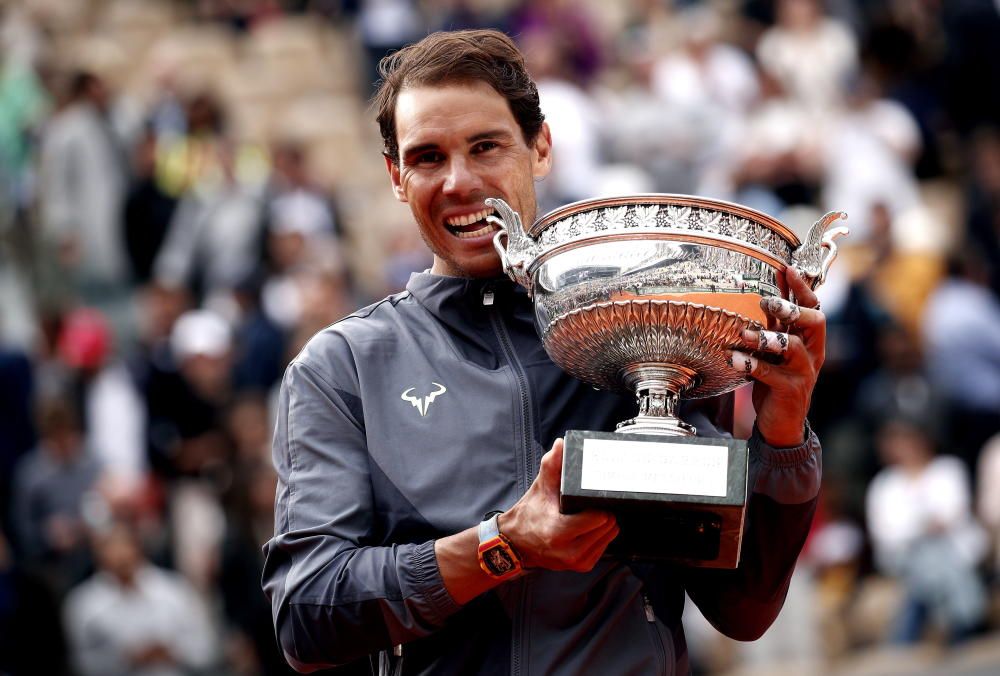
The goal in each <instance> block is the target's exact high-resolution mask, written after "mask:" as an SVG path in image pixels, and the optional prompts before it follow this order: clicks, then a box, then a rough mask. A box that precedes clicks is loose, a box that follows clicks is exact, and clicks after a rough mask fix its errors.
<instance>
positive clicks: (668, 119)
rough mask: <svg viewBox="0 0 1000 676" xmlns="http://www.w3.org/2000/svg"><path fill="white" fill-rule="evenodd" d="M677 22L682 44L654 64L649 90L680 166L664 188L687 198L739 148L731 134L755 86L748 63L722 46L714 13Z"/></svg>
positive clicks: (698, 10) (704, 10)
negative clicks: (719, 160) (712, 168)
mask: <svg viewBox="0 0 1000 676" xmlns="http://www.w3.org/2000/svg"><path fill="white" fill-rule="evenodd" d="M678 19H679V23H680V25H681V27H682V28H681V30H682V31H683V36H684V37H683V40H682V42H681V45H680V46H679V48H677V49H674V50H671V51H670V52H668V53H667V54H665V55H664V56H662V57H661V58H660V59H658V60H657V61H656V64H655V66H654V67H653V72H652V88H653V92H654V93H655V94H656V96H657V98H658V99H659V101H660V103H661V106H662V107H661V111H660V114H661V116H662V124H663V132H664V133H667V134H669V135H670V136H671V145H672V148H671V156H672V157H673V159H674V160H675V161H676V162H678V163H679V165H680V166H679V167H677V169H676V170H675V172H676V171H677V170H679V172H680V175H675V176H674V177H673V181H674V185H673V186H671V185H668V186H666V188H667V190H669V191H671V192H685V193H690V192H696V191H697V189H698V186H700V185H701V183H702V182H703V174H704V172H705V171H706V168H707V167H708V166H710V165H711V163H712V162H714V161H716V158H717V156H718V155H719V154H720V153H722V152H724V151H725V150H727V149H728V148H729V147H731V146H733V145H737V144H738V142H739V141H738V140H737V139H738V137H736V136H734V134H737V132H738V130H739V127H740V124H739V123H740V121H741V120H742V119H743V118H745V116H746V115H747V112H748V111H749V109H750V107H751V106H752V105H753V103H754V102H755V101H756V99H757V97H758V93H759V86H758V83H757V75H756V72H755V71H754V67H753V63H752V62H751V60H750V58H749V57H748V56H747V55H746V54H744V53H743V52H741V51H740V50H738V49H736V48H735V47H733V46H731V45H729V44H726V43H725V42H723V41H722V18H721V17H720V16H719V14H718V13H717V12H716V11H715V10H714V9H712V8H710V7H692V8H689V9H687V10H685V11H684V12H683V13H681V14H680V15H679V16H678ZM684 175H686V181H685V178H684ZM678 182H679V185H678ZM685 182H686V183H687V186H685V185H684V183H685ZM678 187H679V188H680V189H677V188H678Z"/></svg>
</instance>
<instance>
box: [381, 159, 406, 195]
mask: <svg viewBox="0 0 1000 676" xmlns="http://www.w3.org/2000/svg"><path fill="white" fill-rule="evenodd" d="M382 159H384V160H385V168H386V171H388V172H389V180H390V181H391V182H392V194H393V195H395V196H396V199H397V200H399V201H400V202H403V203H404V204H405V203H406V202H407V199H406V193H405V192H403V186H402V184H401V183H400V182H399V163H398V162H393V161H392V158H391V157H389V156H388V155H387V154H385V153H382Z"/></svg>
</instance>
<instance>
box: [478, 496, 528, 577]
mask: <svg viewBox="0 0 1000 676" xmlns="http://www.w3.org/2000/svg"><path fill="white" fill-rule="evenodd" d="M501 514H503V512H491V513H490V514H487V515H486V520H485V521H483V522H482V523H480V524H479V567H480V568H482V569H483V571H484V572H485V573H486V574H487V575H489V576H490V577H492V578H493V579H495V580H509V579H510V578H512V577H514V576H515V575H517V574H518V573H520V572H521V570H522V566H521V558H520V557H519V556H518V555H517V552H516V551H514V547H512V546H511V544H510V540H508V539H507V538H506V537H505V536H504V534H503V533H501V532H500V526H499V524H498V523H497V518H498V517H499V516H500V515H501Z"/></svg>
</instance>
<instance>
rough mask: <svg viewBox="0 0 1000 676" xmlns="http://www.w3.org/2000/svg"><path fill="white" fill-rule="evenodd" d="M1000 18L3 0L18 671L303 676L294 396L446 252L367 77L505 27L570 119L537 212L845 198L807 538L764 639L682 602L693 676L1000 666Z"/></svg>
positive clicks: (8, 573)
mask: <svg viewBox="0 0 1000 676" xmlns="http://www.w3.org/2000/svg"><path fill="white" fill-rule="evenodd" d="M998 4H1000V3H997V2H995V1H994V0H947V1H946V0H829V1H828V2H823V1H822V0H718V1H706V2H693V1H684V0H619V1H617V2H613V3H612V2H601V1H600V0H586V1H582V0H581V1H577V2H569V1H564V0H535V1H533V2H525V1H521V0H421V1H418V0H297V1H296V0H286V1H279V0H186V1H182V0H5V1H3V2H0V519H2V526H3V528H2V531H0V673H10V674H51V675H59V674H65V673H78V674H83V675H88V674H95V675H98V674H99V675H105V674H119V673H121V674H125V673H134V674H171V673H194V674H198V673H212V674H214V673H229V674H277V673H286V672H287V668H286V667H284V666H283V662H282V659H281V657H280V655H279V654H278V652H277V649H276V647H275V642H274V639H273V636H272V630H271V621H270V612H269V607H268V605H267V603H266V601H265V599H264V597H263V595H262V593H261V591H260V587H259V578H260V569H261V565H262V560H261V554H260V545H261V544H262V543H263V542H264V541H265V540H266V539H267V538H268V537H269V536H270V533H271V529H272V513H271V508H272V499H273V495H274V488H275V477H274V474H273V470H272V469H271V464H270V459H269V442H270V433H271V420H272V415H271V410H272V401H273V397H274V395H275V391H276V387H277V383H278V381H279V379H280V376H281V373H282V370H283V368H284V367H285V365H286V364H287V363H288V361H289V359H290V358H291V357H292V356H294V355H295V353H296V352H297V350H298V349H299V348H300V347H301V346H302V344H303V343H304V341H305V340H307V339H308V337H309V336H310V335H312V334H313V333H314V332H316V331H317V330H319V329H320V328H322V327H324V326H325V325H327V324H329V323H331V322H333V321H335V320H337V319H338V318H339V317H342V316H344V315H345V314H346V313H348V312H350V311H352V310H353V309H355V308H356V307H359V306H361V305H363V304H366V303H368V302H370V301H372V300H375V299H378V298H381V297H382V296H384V295H385V294H387V293H391V292H394V291H396V290H399V289H400V288H402V286H403V285H404V284H405V282H406V279H407V277H408V275H409V273H410V272H411V271H414V270H421V269H424V268H425V267H426V266H427V265H428V264H429V262H430V259H429V255H428V253H427V252H426V250H425V249H424V246H423V244H422V242H421V241H420V238H419V236H418V234H417V232H416V229H415V227H414V226H413V225H412V223H411V221H410V218H409V217H408V213H407V211H406V209H405V207H403V206H401V205H399V204H397V203H396V202H395V201H394V199H393V198H392V195H391V192H390V190H389V185H388V180H387V178H386V175H385V169H384V166H383V161H382V158H381V156H380V151H381V145H380V141H379V138H378V133H377V128H376V126H375V124H374V122H373V118H372V115H371V113H370V112H369V111H368V110H367V100H368V97H369V96H370V94H371V93H372V91H373V83H374V81H375V78H376V74H375V64H376V63H377V60H378V59H379V58H380V57H381V56H382V55H384V54H386V53H387V52H389V51H391V50H393V49H396V48H399V47H400V46H402V45H404V44H407V43H409V42H412V41H414V40H416V39H419V38H420V37H421V36H422V35H424V34H426V33H427V32H429V31H431V30H435V29H441V28H463V27H485V26H493V27H499V28H502V29H504V30H506V31H508V32H509V33H510V34H511V35H514V36H516V38H517V40H518V42H519V43H520V44H521V46H522V48H523V49H524V51H525V53H526V54H527V56H528V59H529V62H530V67H531V69H532V72H533V74H534V76H535V78H536V80H537V82H538V85H539V89H540V91H541V97H542V107H543V109H544V111H545V114H546V116H547V118H548V120H549V122H550V124H551V125H552V134H553V138H554V142H555V154H556V165H555V170H554V172H553V174H552V175H551V176H550V177H549V178H548V179H547V180H546V181H544V182H543V183H541V184H540V185H539V188H540V195H539V199H540V201H541V203H542V204H541V208H542V210H546V209H548V208H551V207H555V206H558V205H560V204H563V203H565V202H567V201H571V200H575V199H581V198H586V197H592V196H596V195H601V194H614V193H623V192H645V191H662V192H677V193H695V194H700V195H707V196H713V197H720V198H725V199H730V200H733V201H736V202H741V203H744V204H747V205H750V206H753V207H756V208H758V209H760V210H762V211H765V212H767V213H770V214H772V215H774V216H776V217H778V218H780V219H782V220H783V221H785V222H786V223H788V224H789V225H790V226H791V227H793V228H794V229H796V230H797V231H799V232H802V231H803V229H804V228H805V227H807V226H808V225H809V224H810V223H811V222H812V221H813V220H815V219H816V218H817V217H818V216H819V215H820V214H821V213H822V212H823V211H825V210H829V209H837V210H844V211H847V212H849V214H850V220H849V224H850V226H851V228H852V234H851V236H850V238H849V239H847V240H842V241H844V244H843V252H842V258H841V259H840V260H838V262H837V264H836V265H835V266H834V269H833V272H832V273H831V277H830V279H829V280H828V282H827V284H826V286H824V287H823V289H822V292H821V296H822V302H823V308H824V310H825V312H826V313H827V316H828V318H829V336H828V345H827V360H826V366H825V368H824V372H823V374H822V377H821V379H820V383H819V386H818V388H817V391H816V394H815V398H814V401H813V410H812V414H811V420H812V424H813V426H814V428H815V429H816V430H817V432H818V433H819V434H820V436H821V438H822V439H823V442H824V464H825V477H824V487H823V492H822V505H821V508H820V512H819V514H818V516H817V519H816V523H815V527H814V530H813V533H812V536H811V537H810V540H809V542H808V545H807V547H806V550H805V552H804V553H803V555H802V558H801V562H800V564H799V567H798V571H797V573H796V576H795V578H794V580H793V585H792V589H791V591H790V594H789V599H788V602H787V604H786V607H785V610H784V612H783V614H782V616H781V617H780V618H779V620H778V622H777V624H776V625H775V626H774V627H773V628H772V629H771V631H770V632H768V634H767V635H766V636H765V637H764V638H763V639H762V640H761V641H759V642H757V643H754V644H748V645H740V644H736V643H733V642H731V641H728V640H725V639H723V638H721V637H720V636H719V635H717V634H715V633H714V631H713V630H711V629H710V628H709V627H707V626H706V625H705V623H704V620H701V619H700V618H699V617H698V616H697V614H696V613H691V614H690V617H688V618H687V626H688V633H689V642H690V645H691V651H692V660H693V663H694V666H695V671H696V673H702V674H720V673H728V674H736V673H740V674H750V673H766V674H775V673H788V674H810V673H822V672H831V673H844V674H869V673H870V674H890V673H897V674H904V673H905V674H917V673H919V674H932V673H950V674H967V675H968V674H980V673H981V674H986V673H993V674H995V673H998V669H1000V586H998V575H997V574H998V562H1000V559H998V556H997V554H998V551H1000V550H998V544H1000V537H998V536H1000V436H997V433H998V431H1000V301H998V295H997V294H998V291H1000V126H998V123H1000V52H998V48H1000V13H998ZM748 399H749V398H748V396H747V393H746V392H745V391H742V392H741V393H740V394H739V397H738V402H739V407H738V429H737V433H741V434H743V435H746V434H747V433H748V432H749V424H750V421H751V419H752V411H750V409H749V402H748ZM774 536H775V537H776V538H777V537H781V534H780V533H775V534H774Z"/></svg>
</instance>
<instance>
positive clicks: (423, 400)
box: [399, 382, 448, 418]
mask: <svg viewBox="0 0 1000 676" xmlns="http://www.w3.org/2000/svg"><path fill="white" fill-rule="evenodd" d="M431 385H434V386H435V387H436V388H437V389H436V390H434V391H433V392H431V393H429V394H428V395H427V396H424V397H415V396H413V394H411V393H412V392H413V390H415V389H417V388H415V387H411V388H409V389H408V390H406V391H404V392H403V394H401V395H400V397H399V398H400V399H402V400H403V401H408V402H410V403H411V404H413V407H414V408H415V409H417V410H418V411H420V417H421V418H423V417H424V416H425V415H427V409H428V408H430V405H431V404H432V403H433V402H434V400H435V399H437V398H438V395H441V394H444V393H445V392H447V391H448V388H447V387H445V386H444V385H442V384H441V383H434V382H432V383H431Z"/></svg>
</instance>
